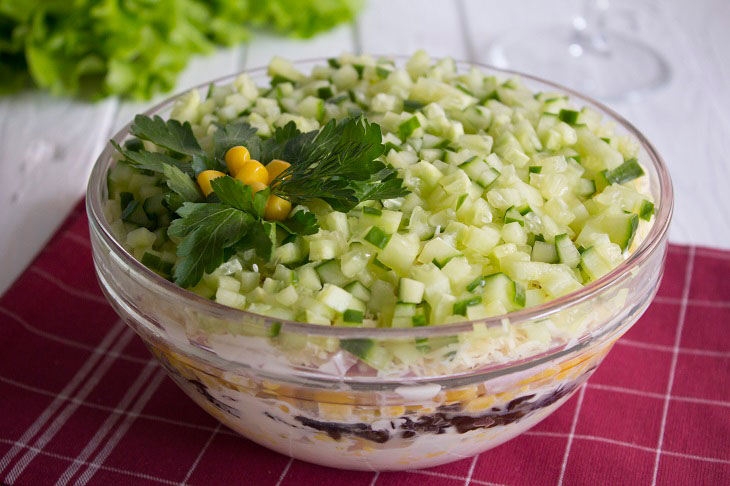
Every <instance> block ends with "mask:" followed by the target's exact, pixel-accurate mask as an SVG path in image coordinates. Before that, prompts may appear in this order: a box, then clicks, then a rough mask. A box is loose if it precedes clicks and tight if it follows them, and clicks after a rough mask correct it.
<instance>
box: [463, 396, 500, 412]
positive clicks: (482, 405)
mask: <svg viewBox="0 0 730 486" xmlns="http://www.w3.org/2000/svg"><path fill="white" fill-rule="evenodd" d="M495 401H496V400H495V398H494V395H482V396H481V397H477V398H475V399H473V400H469V402H468V403H467V404H466V407H465V410H466V411H467V412H481V411H482V410H486V409H487V408H489V407H491V406H492V405H493V404H494V402H495Z"/></svg>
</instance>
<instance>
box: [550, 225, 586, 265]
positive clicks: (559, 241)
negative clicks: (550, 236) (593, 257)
mask: <svg viewBox="0 0 730 486" xmlns="http://www.w3.org/2000/svg"><path fill="white" fill-rule="evenodd" d="M555 250H556V251H557V254H558V258H559V259H560V263H564V264H566V265H568V266H569V267H571V268H575V267H577V266H578V264H579V263H580V253H579V252H578V249H577V248H576V247H575V245H574V244H573V242H572V241H571V239H570V238H569V237H568V235H567V234H565V233H563V234H562V235H557V236H556V237H555Z"/></svg>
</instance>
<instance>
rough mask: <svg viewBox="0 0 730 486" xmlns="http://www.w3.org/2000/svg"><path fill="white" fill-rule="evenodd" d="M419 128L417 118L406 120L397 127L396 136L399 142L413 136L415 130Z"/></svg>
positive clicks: (419, 124)
mask: <svg viewBox="0 0 730 486" xmlns="http://www.w3.org/2000/svg"><path fill="white" fill-rule="evenodd" d="M420 126H421V122H420V121H418V117H417V116H412V117H411V118H409V119H408V120H406V121H404V122H403V123H401V124H400V125H398V136H399V137H400V139H401V140H405V139H407V138H408V137H410V136H411V135H413V132H415V131H416V129H417V128H419V127H420Z"/></svg>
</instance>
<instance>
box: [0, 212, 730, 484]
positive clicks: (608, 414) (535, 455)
mask: <svg viewBox="0 0 730 486" xmlns="http://www.w3.org/2000/svg"><path fill="white" fill-rule="evenodd" d="M728 275H730V252H726V251H719V250H711V249H706V248H695V247H685V246H677V245H673V246H671V247H670V249H669V254H668V258H667V267H666V272H665V275H664V280H663V282H662V284H661V289H660V291H659V295H658V297H657V298H656V300H655V301H654V303H653V304H652V306H651V307H650V308H649V310H648V311H647V313H646V314H645V315H644V317H643V318H642V319H641V320H640V321H639V322H638V323H637V324H636V325H635V326H634V327H633V328H632V329H631V330H630V331H629V332H628V333H627V334H626V335H625V336H624V337H623V338H621V339H620V340H619V341H618V342H617V343H616V345H615V346H614V349H613V350H612V351H611V353H610V354H609V355H608V357H607V358H606V360H605V362H604V363H603V364H602V365H601V367H600V368H599V369H598V370H597V371H596V373H595V375H594V376H593V377H592V378H591V379H590V381H589V382H588V384H587V385H586V386H584V387H582V388H581V389H580V390H579V392H578V393H577V394H576V395H575V396H574V397H573V398H572V399H571V400H570V401H568V402H567V403H566V404H565V405H563V406H562V407H561V408H560V409H559V410H558V411H557V412H555V413H554V414H553V415H551V416H550V417H548V418H547V419H546V420H545V421H543V422H542V423H540V424H539V425H537V426H536V427H535V428H533V429H532V430H530V431H528V432H527V433H525V434H523V435H521V436H519V437H517V438H516V439H514V440H512V441H510V442H508V443H506V444H504V445H502V446H500V447H498V448H496V449H493V450H491V451H488V452H486V453H484V454H481V455H480V456H477V457H474V458H469V459H465V460H463V461H460V462H455V463H452V464H448V465H445V466H440V467H435V468H431V469H425V470H414V471H408V472H398V473H390V472H388V473H379V474H378V473H373V472H347V471H339V470H335V469H328V468H325V467H320V466H314V465H311V464H307V463H304V462H301V461H296V460H292V459H290V458H288V457H285V456H282V455H280V454H277V453H275V452H271V451H269V450H267V449H264V448H263V447H260V446H258V445H256V444H254V443H253V442H250V441H248V440H246V439H243V438H240V437H239V436H237V435H236V434H234V433H233V432H231V431H230V430H228V429H227V428H225V427H224V426H221V425H219V424H218V423H217V422H216V421H215V420H214V419H213V418H211V417H210V416H209V415H207V414H206V413H205V412H203V411H202V410H201V409H200V408H198V407H197V405H195V404H194V403H193V402H192V401H191V400H190V399H188V398H187V397H186V396H185V395H183V393H182V392H181V391H180V390H178V388H177V386H176V385H174V384H173V383H172V381H171V380H169V379H168V378H167V377H166V376H165V374H164V372H163V370H162V368H161V367H159V366H158V365H157V364H156V362H155V361H153V360H152V358H151V356H150V354H149V353H148V351H147V349H146V348H145V347H144V346H143V345H142V342H141V341H140V340H139V339H138V338H137V337H136V336H135V334H134V333H133V332H132V331H131V330H130V329H128V328H127V327H126V326H125V325H124V324H123V323H121V322H120V320H119V319H118V317H117V316H116V314H115V313H114V311H112V309H111V307H110V306H109V305H108V304H107V302H106V300H105V299H104V297H103V296H102V294H101V291H100V290H99V287H98V284H97V282H96V277H95V275H94V269H93V265H92V260H91V251H90V246H89V240H88V229H87V223H86V214H85V212H84V208H83V205H79V206H78V207H77V208H76V209H75V210H74V211H73V213H72V214H71V215H70V216H69V218H68V220H67V221H66V222H65V223H64V224H63V226H62V227H61V229H60V230H59V231H58V233H57V234H56V235H55V236H54V238H53V239H52V240H51V242H50V243H49V244H48V245H47V246H46V248H45V249H44V250H43V251H42V252H41V254H40V255H38V257H37V258H36V260H35V261H34V262H33V264H32V265H31V266H30V267H29V268H28V269H27V270H26V271H25V273H24V274H23V275H22V276H21V277H20V278H19V279H18V280H17V282H15V284H14V285H13V287H12V288H10V289H9V290H8V291H7V292H6V293H5V295H4V296H3V297H2V299H0V346H1V348H0V349H1V350H2V351H1V352H0V479H2V481H3V482H4V484H8V485H9V484H13V485H36V484H41V485H47V484H48V485H50V484H92V485H99V484H124V485H136V484H144V485H152V484H194V485H204V484H213V485H222V484H251V485H262V486H266V485H272V486H274V485H296V486H306V485H318V486H319V485H335V484H345V485H348V486H349V485H364V486H368V485H377V486H386V485H418V486H425V485H428V484H438V485H445V486H452V485H453V486H456V485H466V486H468V485H470V484H471V485H491V484H499V485H543V484H545V485H560V484H564V485H570V484H588V485H596V484H610V485H620V484H628V485H632V486H635V485H649V484H654V483H656V484H667V485H678V484H703V485H721V484H730V279H728Z"/></svg>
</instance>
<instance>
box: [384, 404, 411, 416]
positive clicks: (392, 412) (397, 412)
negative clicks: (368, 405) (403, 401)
mask: <svg viewBox="0 0 730 486" xmlns="http://www.w3.org/2000/svg"><path fill="white" fill-rule="evenodd" d="M382 413H383V416H385V417H400V416H401V415H405V413H406V407H404V406H402V405H392V406H390V407H385V408H383V412H382Z"/></svg>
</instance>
